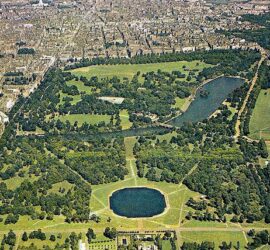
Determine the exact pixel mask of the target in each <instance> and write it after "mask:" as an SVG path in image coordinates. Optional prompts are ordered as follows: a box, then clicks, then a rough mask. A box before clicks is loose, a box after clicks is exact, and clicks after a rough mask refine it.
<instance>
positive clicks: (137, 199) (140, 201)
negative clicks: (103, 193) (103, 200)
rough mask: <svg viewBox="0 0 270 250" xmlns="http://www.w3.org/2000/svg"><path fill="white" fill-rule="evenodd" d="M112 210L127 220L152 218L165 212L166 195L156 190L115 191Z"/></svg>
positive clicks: (111, 205)
mask: <svg viewBox="0 0 270 250" xmlns="http://www.w3.org/2000/svg"><path fill="white" fill-rule="evenodd" d="M110 208H111V209H112V210H113V212H114V213H115V214H117V215H120V216H124V217H127V218H141V217H152V216H155V215H158V214H161V213H162V212H164V210H165V208H166V201H165V197H164V195H163V194H162V193H161V192H159V191H158V190H156V189H152V188H145V187H136V188H124V189H120V190H117V191H115V192H114V193H113V194H112V195H111V196H110Z"/></svg>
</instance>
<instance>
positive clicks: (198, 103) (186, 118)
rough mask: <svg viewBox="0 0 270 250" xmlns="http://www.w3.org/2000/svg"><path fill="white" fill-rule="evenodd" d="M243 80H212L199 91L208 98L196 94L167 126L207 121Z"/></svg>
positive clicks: (153, 130)
mask: <svg viewBox="0 0 270 250" xmlns="http://www.w3.org/2000/svg"><path fill="white" fill-rule="evenodd" d="M244 82H245V81H244V80H243V79H241V78H235V77H219V78H217V79H215V80H212V81H210V82H208V83H206V84H205V85H204V86H202V88H201V90H205V91H207V92H208V96H207V97H205V98H203V97H201V96H200V91H198V92H197V93H196V96H195V99H194V101H193V102H192V103H191V104H190V106H189V107H188V109H187V111H186V112H184V113H183V114H182V115H179V116H177V117H175V118H174V119H172V120H171V121H170V122H169V124H170V125H173V126H175V127H181V126H182V125H183V123H184V122H198V121H202V120H204V119H207V118H208V117H209V116H210V115H211V114H212V113H214V112H215V111H216V110H217V109H218V108H219V106H220V105H221V103H222V102H223V101H224V100H226V98H227V97H228V95H229V94H230V93H232V92H233V91H234V90H235V89H237V88H239V87H241V86H242V85H243V84H244ZM169 131H170V129H168V128H163V127H160V126H155V125H154V126H150V127H146V128H136V129H128V130H123V131H114V132H101V133H97V134H96V135H78V134H76V135H74V134H73V135H72V137H71V138H74V137H76V136H77V137H78V139H81V140H88V139H89V138H95V137H106V138H110V137H112V138H114V137H117V136H123V137H130V136H142V135H153V134H155V135H156V134H163V133H166V132H169ZM65 138H69V135H68V134H67V135H65Z"/></svg>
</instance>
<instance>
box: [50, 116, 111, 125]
mask: <svg viewBox="0 0 270 250" xmlns="http://www.w3.org/2000/svg"><path fill="white" fill-rule="evenodd" d="M110 118H111V117H110V116H109V115H92V114H91V115H88V114H70V115H61V116H56V117H55V119H59V120H60V121H62V122H65V121H70V123H71V124H74V123H75V122H76V121H77V122H78V126H81V125H82V124H83V123H85V122H86V123H87V124H91V125H95V124H98V123H100V122H105V123H106V124H107V123H109V122H110Z"/></svg>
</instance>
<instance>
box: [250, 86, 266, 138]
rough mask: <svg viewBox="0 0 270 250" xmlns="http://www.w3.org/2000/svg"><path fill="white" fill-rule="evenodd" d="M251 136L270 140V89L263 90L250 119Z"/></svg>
mask: <svg viewBox="0 0 270 250" xmlns="http://www.w3.org/2000/svg"><path fill="white" fill-rule="evenodd" d="M249 129H250V137H251V138H253V139H260V138H263V139H265V140H270V89H268V90H261V92H260V94H259V97H258V99H257V102H256V105H255V108H254V110H253V113H252V116H251V119H250V125H249Z"/></svg>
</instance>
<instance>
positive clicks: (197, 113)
mask: <svg viewBox="0 0 270 250" xmlns="http://www.w3.org/2000/svg"><path fill="white" fill-rule="evenodd" d="M244 82H245V81H244V80H243V79H241V78H233V77H219V78H217V79H215V80H213V81H210V82H208V83H206V84H205V85H204V86H203V87H202V88H201V90H203V91H206V92H207V93H208V96H207V97H201V95H200V90H199V91H197V93H196V96H195V100H194V101H193V102H192V103H191V104H190V106H189V107H188V109H187V111H186V112H184V113H183V114H182V115H180V116H177V117H176V118H174V119H173V120H172V121H170V122H169V124H171V125H173V126H177V127H180V126H181V125H183V123H184V122H198V121H202V120H204V119H206V118H208V117H209V116H210V115H211V114H212V113H214V112H215V111H216V110H217V109H218V108H219V106H220V105H221V103H222V102H223V101H224V100H225V99H226V98H227V97H228V95H229V94H230V93H232V92H233V91H234V90H235V89H237V88H239V87H240V86H242V85H243V84H244Z"/></svg>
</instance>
